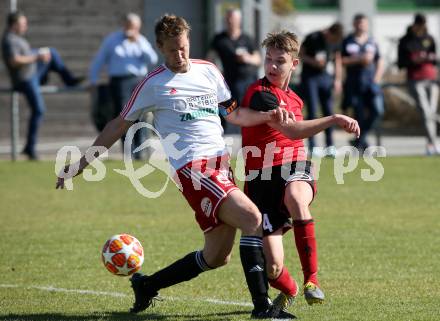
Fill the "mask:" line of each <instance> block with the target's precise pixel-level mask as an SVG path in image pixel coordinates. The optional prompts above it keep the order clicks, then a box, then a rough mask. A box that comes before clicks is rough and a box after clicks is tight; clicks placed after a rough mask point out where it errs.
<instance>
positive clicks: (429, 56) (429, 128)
mask: <svg viewBox="0 0 440 321" xmlns="http://www.w3.org/2000/svg"><path fill="white" fill-rule="evenodd" d="M398 65H399V67H400V68H405V69H406V71H407V80H408V86H409V90H410V92H411V94H412V95H413V97H414V99H415V101H416V104H417V107H418V109H419V110H420V112H421V114H422V117H423V120H424V125H425V131H426V138H427V145H426V152H427V154H428V155H434V154H437V155H438V154H440V148H439V146H438V145H437V142H436V141H437V120H436V118H437V108H438V98H439V85H438V83H437V76H438V71H437V67H436V48H435V41H434V38H433V37H432V36H431V35H429V34H428V29H427V27H426V18H425V16H424V15H422V14H416V15H415V18H414V23H413V24H412V25H411V26H409V27H408V29H407V32H406V35H405V36H403V37H402V38H401V39H400V40H399V56H398Z"/></svg>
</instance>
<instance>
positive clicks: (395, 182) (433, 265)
mask: <svg viewBox="0 0 440 321" xmlns="http://www.w3.org/2000/svg"><path fill="white" fill-rule="evenodd" d="M380 161H381V162H382V164H383V166H384V168H385V175H384V177H383V179H382V180H380V181H378V182H364V181H363V180H362V179H361V169H362V168H364V169H365V168H369V167H368V166H367V165H366V164H365V163H360V164H359V166H358V168H357V169H356V170H355V171H354V172H352V173H349V174H347V175H346V176H345V177H344V178H345V184H343V185H338V184H336V181H335V178H334V176H333V160H324V161H323V163H322V166H321V171H320V178H319V182H318V191H319V192H318V196H317V198H316V200H315V202H314V203H313V205H312V214H313V215H314V217H315V220H316V230H317V239H318V250H319V260H320V274H319V276H320V281H321V285H322V288H323V290H324V291H325V294H326V302H325V304H323V305H320V306H313V307H309V306H308V305H307V304H306V302H305V300H304V299H303V298H302V297H299V298H298V299H297V301H296V302H295V305H294V306H293V307H292V309H291V312H293V313H294V314H296V315H297V316H298V317H299V318H300V320H307V321H314V320H316V321H317V320H319V321H324V320H329V321H330V320H334V321H343V320H347V321H355V320H365V321H369V320H371V321H380V320H387V321H388V320H389V321H428V320H432V321H436V320H440V303H439V302H440V159H439V158H417V157H407V158H386V159H380ZM105 164H106V166H107V175H106V178H105V179H104V180H103V181H100V182H86V181H84V180H83V179H82V178H81V177H80V178H78V179H76V180H75V181H74V190H73V191H66V190H64V191H56V190H55V189H54V187H55V174H54V164H53V163H52V162H34V163H30V162H18V163H10V162H0V254H1V255H0V321H2V320H26V321H27V320H66V321H74V320H93V321H95V320H166V321H168V320H180V321H189V320H196V321H211V320H212V321H213V320H218V321H220V320H222V321H224V320H247V319H249V314H250V310H251V307H250V306H248V305H246V304H249V302H250V298H249V294H248V292H247V290H246V286H245V282H244V277H243V273H242V270H241V265H240V260H239V255H238V248H237V247H236V248H235V249H234V252H233V257H232V260H231V263H230V264H229V265H228V266H226V267H223V268H221V269H218V270H215V271H211V272H208V273H204V274H202V275H201V276H200V277H199V278H197V279H195V280H192V281H191V282H186V283H183V284H180V285H177V286H174V287H171V288H169V289H164V290H162V291H161V295H162V296H163V297H164V298H165V299H164V301H162V302H158V304H157V305H156V306H155V307H153V308H149V309H148V310H147V311H146V312H144V313H141V314H139V315H136V316H133V315H130V314H128V313H127V311H128V309H129V307H130V306H131V305H132V301H133V298H132V293H131V289H130V287H129V282H128V278H124V277H117V276H113V275H111V274H110V273H109V272H108V271H107V270H106V269H105V268H104V266H103V265H102V263H101V261H100V251H101V248H102V245H103V243H104V242H105V240H106V239H107V238H108V237H109V236H111V235H113V234H117V233H122V232H126V233H130V234H132V235H134V236H136V237H137V238H138V239H139V240H140V241H141V242H142V244H143V246H144V249H145V253H146V255H145V263H144V266H143V269H142V271H143V272H145V273H152V272H154V271H156V270H157V269H159V268H162V267H164V266H166V265H167V264H169V263H171V262H173V261H174V260H176V259H178V258H180V257H182V256H184V255H185V254H187V253H188V252H190V251H193V250H195V249H199V248H200V247H201V245H202V240H203V237H202V234H201V232H200V231H199V228H198V226H197V225H196V223H195V221H194V218H193V214H192V211H191V209H190V208H189V206H188V205H187V204H186V202H185V200H184V199H183V197H181V195H180V193H179V192H178V190H177V189H176V188H175V187H174V186H173V185H169V187H168V188H167V189H166V192H165V193H164V194H163V195H162V196H161V197H159V198H157V199H147V198H144V197H142V196H141V195H139V194H138V193H137V192H136V191H135V189H134V188H133V187H132V186H131V184H130V182H129V180H128V179H127V178H126V177H124V176H121V175H119V174H117V173H115V172H114V171H113V170H112V169H113V168H123V165H122V163H120V162H117V161H109V162H106V163H105ZM138 166H139V164H138ZM164 180H165V178H164V176H163V175H162V174H160V173H153V174H150V175H149V176H148V177H147V178H146V179H144V180H143V183H144V185H145V186H146V187H148V188H149V189H151V190H154V189H159V188H160V187H161V186H162V183H163V182H164ZM236 243H237V242H236ZM285 248H286V255H287V257H288V259H287V262H286V263H287V266H288V268H289V270H290V271H291V273H292V274H293V276H294V277H295V278H296V279H297V280H299V281H300V282H302V274H301V270H300V267H299V260H298V256H297V254H296V249H295V248H294V243H293V237H292V233H288V234H287V235H286V236H285ZM271 295H272V297H274V296H275V295H276V292H275V291H273V290H271Z"/></svg>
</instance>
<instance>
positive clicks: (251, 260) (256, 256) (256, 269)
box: [240, 236, 269, 311]
mask: <svg viewBox="0 0 440 321" xmlns="http://www.w3.org/2000/svg"><path fill="white" fill-rule="evenodd" d="M240 258H241V264H242V266H243V270H244V275H245V276H246V282H247V285H248V288H249V291H250V292H251V296H252V302H253V303H254V307H255V310H258V311H261V310H266V309H267V308H268V305H269V300H268V295H267V291H268V288H269V286H268V283H267V274H266V262H265V259H264V254H263V240H262V238H261V237H259V236H242V237H241V239H240Z"/></svg>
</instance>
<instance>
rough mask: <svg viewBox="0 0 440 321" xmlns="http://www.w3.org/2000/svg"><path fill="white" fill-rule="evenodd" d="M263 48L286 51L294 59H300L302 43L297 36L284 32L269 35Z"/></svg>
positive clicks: (263, 43) (264, 41)
mask: <svg viewBox="0 0 440 321" xmlns="http://www.w3.org/2000/svg"><path fill="white" fill-rule="evenodd" d="M261 45H262V46H263V47H265V48H266V49H268V48H275V49H280V50H284V51H285V52H287V53H288V54H290V55H291V56H292V57H293V58H298V54H299V47H300V43H299V40H298V37H297V36H296V34H294V33H293V32H290V31H286V30H282V31H277V32H273V33H269V34H267V36H266V39H264V40H263V42H262V43H261Z"/></svg>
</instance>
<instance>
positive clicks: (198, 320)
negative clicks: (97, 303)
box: [0, 311, 250, 321]
mask: <svg viewBox="0 0 440 321" xmlns="http://www.w3.org/2000/svg"><path fill="white" fill-rule="evenodd" d="M249 313H250V312H248V311H229V312H219V313H208V314H157V313H141V314H131V313H128V312H103V313H90V314H81V315H75V314H73V315H66V314H61V313H40V314H38V313H35V314H8V315H0V321H46V320H50V321H55V320H57V321H95V320H130V321H137V320H139V321H141V320H158V321H171V320H182V321H207V320H209V321H228V320H232V319H230V318H232V317H237V316H239V315H248V314H249ZM228 317H229V318H228Z"/></svg>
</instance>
